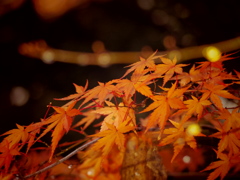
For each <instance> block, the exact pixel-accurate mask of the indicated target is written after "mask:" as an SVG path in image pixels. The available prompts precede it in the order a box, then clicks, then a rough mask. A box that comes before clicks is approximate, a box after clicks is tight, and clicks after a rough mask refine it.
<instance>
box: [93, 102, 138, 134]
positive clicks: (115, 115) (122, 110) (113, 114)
mask: <svg viewBox="0 0 240 180" xmlns="http://www.w3.org/2000/svg"><path fill="white" fill-rule="evenodd" d="M105 102H106V104H107V106H106V107H103V108H99V109H97V110H95V111H93V112H94V113H98V114H102V115H106V117H105V118H104V120H103V123H102V126H101V131H104V130H106V129H108V128H109V127H108V124H113V125H114V126H116V127H118V126H119V125H120V124H121V123H122V122H123V121H127V122H129V121H130V125H132V126H135V125H136V118H135V112H134V110H133V109H132V108H131V107H126V106H124V104H123V103H120V104H119V105H117V106H116V105H115V104H113V103H112V102H110V101H105Z"/></svg>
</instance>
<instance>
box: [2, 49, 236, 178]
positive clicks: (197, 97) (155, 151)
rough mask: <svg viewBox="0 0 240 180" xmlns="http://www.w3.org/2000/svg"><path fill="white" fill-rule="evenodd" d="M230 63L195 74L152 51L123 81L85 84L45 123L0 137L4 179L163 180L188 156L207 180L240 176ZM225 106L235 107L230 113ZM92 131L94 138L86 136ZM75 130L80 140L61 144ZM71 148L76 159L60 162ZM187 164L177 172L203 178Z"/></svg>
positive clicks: (199, 67) (206, 65)
mask: <svg viewBox="0 0 240 180" xmlns="http://www.w3.org/2000/svg"><path fill="white" fill-rule="evenodd" d="M156 59H157V60H161V63H159V64H156V63H155V60H156ZM232 59H233V58H231V57H230V55H222V56H221V58H220V59H219V60H218V61H216V62H210V61H204V62H199V63H195V64H193V65H192V66H191V67H190V65H189V64H178V63H177V59H176V58H173V59H172V60H171V59H168V58H166V57H165V56H158V55H156V52H155V53H153V54H152V55H151V56H149V57H148V58H146V59H145V58H143V57H140V61H138V62H136V63H134V64H131V65H129V66H128V69H127V70H126V73H125V74H124V75H123V76H122V77H120V78H119V79H113V80H111V81H109V82H105V83H103V82H98V85H97V86H96V87H94V88H92V89H88V81H87V82H86V85H85V86H79V85H77V84H73V85H74V87H75V89H76V92H75V93H74V94H72V95H69V96H67V97H64V98H56V99H55V100H58V101H64V102H66V101H67V102H66V103H65V104H64V105H63V106H61V107H57V106H54V105H51V104H50V105H49V108H50V112H49V115H48V117H45V118H42V119H41V121H39V122H35V123H32V124H30V125H26V126H23V125H19V124H17V127H16V129H12V130H9V131H7V132H5V133H4V134H2V135H1V136H2V137H3V138H2V139H3V140H2V142H1V143H0V170H1V173H0V178H1V179H5V180H7V179H12V178H14V177H16V176H17V177H18V178H19V179H48V178H49V179H54V178H55V179H58V178H59V179H60V178H61V177H62V176H64V177H65V179H67V177H68V178H69V177H70V178H69V179H76V180H77V179H96V180H99V179H114V180H115V179H121V178H122V179H134V176H141V177H146V176H154V177H157V178H160V177H161V178H162V179H166V172H167V173H168V172H171V171H174V168H172V166H171V164H174V163H177V162H178V161H179V158H180V159H181V158H182V157H183V156H184V153H183V152H188V153H190V152H194V153H195V154H198V155H197V156H196V155H195V160H196V162H195V163H196V164H197V163H199V164H200V165H202V166H201V168H202V169H200V170H201V172H208V173H209V176H208V180H214V179H216V178H218V177H220V178H221V179H223V178H224V177H225V176H226V175H227V174H228V173H233V172H234V173H236V172H239V170H240V165H239V164H240V131H239V129H240V113H239V100H240V94H239V90H237V88H236V87H238V84H240V73H239V72H237V71H234V72H227V70H226V69H225V68H224V61H228V60H232ZM232 61H233V60H232ZM187 68H188V69H189V70H185V69H187ZM224 100H226V101H229V102H232V104H234V106H231V107H230V108H229V107H227V106H226V105H225V103H224ZM91 128H93V129H94V131H95V133H94V134H88V132H89V131H88V130H89V129H91ZM70 131H74V132H75V133H76V134H78V135H79V140H77V141H73V142H63V141H62V139H63V138H64V137H65V136H67V135H68V134H69V132H70ZM44 137H48V138H51V141H50V142H45V141H46V138H45V140H44ZM201 138H205V139H211V140H212V141H214V142H216V145H215V146H214V144H213V145H212V146H210V148H209V150H210V151H211V152H212V154H213V155H214V158H212V162H208V164H205V166H204V162H203V155H202V153H203V150H202V149H201V146H202V145H204V142H200V141H199V139H201ZM79 147H80V149H77V148H79ZM81 147H82V148H81ZM169 147H170V149H171V150H172V151H170V150H169ZM74 149H76V150H77V151H76V152H74V154H72V155H75V158H72V160H70V156H69V158H68V157H67V158H65V159H64V162H62V161H61V158H64V157H65V156H67V155H66V153H70V152H71V151H74ZM186 149H188V150H187V151H186ZM191 150H192V151H191ZM194 153H192V154H194ZM72 155H71V156H72ZM39 156H40V157H41V158H39ZM161 156H162V158H163V160H162V158H161ZM164 156H167V157H169V159H168V160H167V161H168V162H167V161H166V159H164ZM193 156H194V155H193ZM134 157H135V158H134ZM184 157H185V156H184ZM199 157H200V158H199ZM73 159H74V160H73ZM151 159H154V160H151ZM130 161H131V162H134V163H135V164H134V166H131V165H129V163H130ZM143 162H144V165H143V166H141V163H143ZM162 162H163V164H165V167H163V166H162ZM186 162H187V160H186ZM188 163H189V162H188ZM190 164H191V163H189V166H185V167H183V166H184V164H183V163H182V164H181V163H178V166H179V169H180V171H183V170H184V169H186V168H187V169H188V170H189V171H199V168H197V165H194V164H191V166H190ZM51 165H52V166H51ZM64 166H66V167H65V169H64ZM137 166H138V167H137ZM48 167H51V168H48ZM133 167H135V169H134V168H133ZM136 167H137V168H136ZM44 168H47V169H46V170H44V171H42V169H44ZM131 168H133V169H131ZM165 168H166V171H165ZM66 169H67V170H66ZM146 169H147V170H146ZM175 170H176V169H175ZM38 171H39V172H38ZM151 172H152V173H151ZM53 177H54V178H53ZM135 178H136V177H135ZM136 179H137V178H136ZM146 179H147V178H146ZM148 179H149V178H148Z"/></svg>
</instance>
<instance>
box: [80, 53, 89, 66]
mask: <svg viewBox="0 0 240 180" xmlns="http://www.w3.org/2000/svg"><path fill="white" fill-rule="evenodd" d="M77 62H78V64H79V65H81V66H86V65H88V64H89V62H90V57H89V56H88V55H86V54H80V55H79V56H78V57H77Z"/></svg>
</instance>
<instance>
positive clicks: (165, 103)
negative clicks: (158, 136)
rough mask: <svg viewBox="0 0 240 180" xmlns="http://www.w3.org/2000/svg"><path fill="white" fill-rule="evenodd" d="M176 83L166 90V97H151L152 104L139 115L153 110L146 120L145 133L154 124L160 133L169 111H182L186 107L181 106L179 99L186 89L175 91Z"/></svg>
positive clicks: (181, 102)
mask: <svg viewBox="0 0 240 180" xmlns="http://www.w3.org/2000/svg"><path fill="white" fill-rule="evenodd" d="M176 84H177V83H176V82H175V83H174V84H173V85H172V87H171V88H170V89H169V90H168V92H167V95H166V96H164V95H155V96H153V97H152V99H153V100H154V102H153V103H152V104H150V105H149V106H148V107H147V108H146V109H144V110H143V111H141V112H140V113H144V112H147V111H151V110H154V111H153V112H152V113H151V114H150V116H149V119H148V122H147V126H146V131H147V130H148V129H149V128H151V127H154V126H155V125H156V124H158V125H159V127H160V131H161V132H162V131H163V129H164V127H165V124H166V121H167V119H168V117H169V116H170V109H171V108H172V109H184V108H186V106H185V105H184V104H183V101H182V100H181V97H182V95H183V93H184V92H185V91H186V90H187V89H188V87H185V88H181V89H176Z"/></svg>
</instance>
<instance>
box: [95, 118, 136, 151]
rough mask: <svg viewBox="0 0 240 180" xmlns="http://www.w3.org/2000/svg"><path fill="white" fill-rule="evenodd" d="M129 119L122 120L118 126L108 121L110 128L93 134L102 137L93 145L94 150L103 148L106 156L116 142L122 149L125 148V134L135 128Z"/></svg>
mask: <svg viewBox="0 0 240 180" xmlns="http://www.w3.org/2000/svg"><path fill="white" fill-rule="evenodd" d="M129 123H130V122H129V121H124V122H122V123H121V124H120V125H119V126H118V127H117V128H116V127H115V126H114V125H112V124H108V123H106V125H107V127H108V130H105V131H101V132H99V133H97V134H94V135H91V137H101V139H99V140H98V141H97V142H96V143H95V144H94V145H93V146H92V147H91V149H92V150H96V151H97V150H99V149H102V155H103V156H106V155H108V154H109V152H110V151H111V149H112V147H113V145H114V144H116V145H117V146H118V148H119V150H120V151H123V150H124V149H125V135H124V133H127V132H129V131H132V130H134V129H135V127H134V126H129V125H128V124H129Z"/></svg>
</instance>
